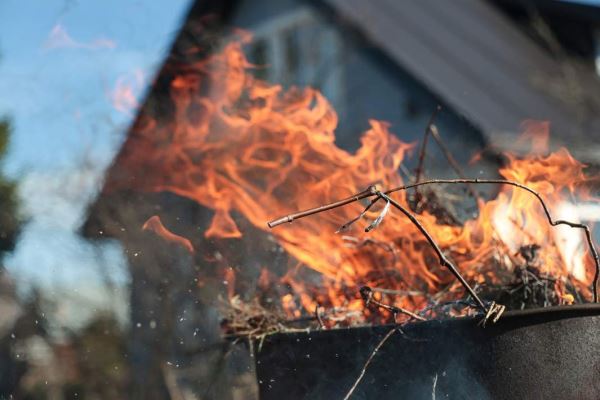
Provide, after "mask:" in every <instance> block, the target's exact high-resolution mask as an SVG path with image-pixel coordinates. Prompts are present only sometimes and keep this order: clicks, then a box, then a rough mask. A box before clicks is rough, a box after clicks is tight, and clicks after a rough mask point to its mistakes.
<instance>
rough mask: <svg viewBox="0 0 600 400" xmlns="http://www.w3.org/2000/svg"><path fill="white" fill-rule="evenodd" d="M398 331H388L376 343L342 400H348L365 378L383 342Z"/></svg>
mask: <svg viewBox="0 0 600 400" xmlns="http://www.w3.org/2000/svg"><path fill="white" fill-rule="evenodd" d="M399 329H400V328H397V327H394V328H392V329H390V331H389V332H388V333H387V334H386V335H385V336H384V337H383V339H381V340H380V341H379V343H377V346H375V349H373V351H372V352H371V355H370V356H369V358H368V359H367V362H365V365H364V366H363V368H362V370H361V371H360V375H359V376H358V378H357V379H356V381H355V382H354V385H352V387H351V388H350V390H349V391H348V393H346V396H344V400H348V399H349V398H350V396H352V393H354V391H355V390H356V387H357V386H358V384H359V383H360V381H361V380H362V378H363V377H364V376H365V372H367V368H368V367H369V365H370V364H371V361H373V358H374V357H375V355H376V354H377V352H378V351H379V349H381V347H382V346H383V345H384V344H385V342H387V341H388V339H389V338H390V337H392V335H393V334H394V333H396V331H397V330H399Z"/></svg>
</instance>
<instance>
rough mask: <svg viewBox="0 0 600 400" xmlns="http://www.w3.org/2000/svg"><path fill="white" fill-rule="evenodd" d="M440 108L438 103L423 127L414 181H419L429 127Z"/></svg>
mask: <svg viewBox="0 0 600 400" xmlns="http://www.w3.org/2000/svg"><path fill="white" fill-rule="evenodd" d="M441 109H442V106H440V105H439V104H438V106H437V107H436V108H435V110H433V113H432V114H431V117H429V122H428V123H427V127H426V128H425V134H424V135H423V142H422V143H421V149H420V150H419V163H418V164H417V169H416V170H415V182H419V181H420V180H421V175H422V174H423V166H424V164H425V153H426V151H427V143H428V142H429V134H430V133H431V127H432V126H434V125H433V124H434V123H435V118H436V117H437V115H438V113H439V112H440V110H441Z"/></svg>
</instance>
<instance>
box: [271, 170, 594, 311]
mask: <svg viewBox="0 0 600 400" xmlns="http://www.w3.org/2000/svg"><path fill="white" fill-rule="evenodd" d="M467 183H469V184H498V185H510V186H514V187H517V188H520V189H522V190H525V191H527V192H529V193H531V194H532V195H534V196H535V197H536V198H537V199H538V201H539V202H540V204H541V206H542V208H543V210H544V213H545V215H546V218H547V220H548V223H549V224H550V225H552V226H557V225H567V226H570V227H571V228H579V229H582V230H583V231H584V232H585V236H586V240H587V243H588V247H589V251H590V253H591V255H592V257H593V259H594V263H595V266H596V271H595V274H594V281H593V287H592V292H593V301H594V302H598V279H599V278H600V257H599V256H598V252H597V251H596V248H595V246H594V242H593V240H592V234H591V230H590V228H589V227H588V226H587V225H585V224H581V223H576V222H570V221H566V220H554V219H553V218H552V216H551V214H550V211H549V210H548V207H547V205H546V203H545V202H544V200H543V199H542V197H541V195H540V194H539V193H538V192H536V191H535V190H533V189H531V188H529V187H527V186H525V185H523V184H521V183H518V182H514V181H509V180H504V179H477V178H476V179H432V180H427V181H423V182H417V183H413V184H410V185H404V186H399V187H396V188H393V189H388V190H386V191H379V193H382V194H383V195H386V196H387V195H389V194H391V193H394V192H399V191H404V190H408V189H411V188H417V187H419V186H424V185H432V184H467ZM377 192H378V191H377V190H375V189H374V188H373V187H370V188H368V189H367V190H364V191H362V192H360V193H357V194H355V195H354V196H351V197H347V198H345V199H343V200H339V201H336V202H333V203H329V204H326V205H322V206H319V207H316V208H311V209H308V210H304V211H300V212H296V213H293V214H289V215H286V216H285V217H281V218H278V219H275V220H273V221H270V222H268V223H267V225H268V226H269V228H274V227H276V226H278V225H282V224H284V223H286V222H293V221H294V220H296V219H300V218H304V217H307V216H309V215H314V214H317V213H320V212H323V211H328V210H332V209H334V208H337V207H342V206H345V205H347V204H350V203H354V202H356V201H360V200H363V199H366V198H370V197H375V196H376V197H375V199H374V200H371V203H370V204H369V205H368V206H367V207H371V206H372V205H373V204H374V203H375V202H376V201H377V200H378V199H379V198H381V196H380V195H379V194H378V193H377ZM388 198H389V197H388ZM394 203H396V202H395V201H394V202H393V203H391V204H392V205H394V206H395V207H396V208H398V207H397V206H396V205H395V204H394ZM396 204H398V203H396ZM402 209H404V208H403V207H402V208H401V209H400V211H402ZM404 210H405V209H404ZM405 211H406V210H405ZM404 214H405V215H407V216H408V215H412V214H410V213H409V212H408V211H406V212H405V213H404ZM409 218H410V217H409ZM413 218H414V217H413ZM411 220H412V219H411ZM421 232H423V231H421ZM430 243H431V242H430ZM438 249H439V248H438ZM434 250H435V248H434ZM442 255H443V254H442ZM438 256H439V254H438ZM486 311H487V309H486Z"/></svg>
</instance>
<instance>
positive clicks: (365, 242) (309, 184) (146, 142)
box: [108, 33, 593, 316]
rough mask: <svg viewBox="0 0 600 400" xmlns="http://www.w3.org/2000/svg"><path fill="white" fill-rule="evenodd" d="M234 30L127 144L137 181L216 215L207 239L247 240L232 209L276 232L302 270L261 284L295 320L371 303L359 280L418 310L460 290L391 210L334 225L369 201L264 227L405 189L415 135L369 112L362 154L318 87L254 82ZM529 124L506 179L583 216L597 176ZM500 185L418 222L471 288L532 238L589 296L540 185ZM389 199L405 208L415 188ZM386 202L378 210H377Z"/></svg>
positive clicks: (498, 276)
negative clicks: (452, 219) (462, 207)
mask: <svg viewBox="0 0 600 400" xmlns="http://www.w3.org/2000/svg"><path fill="white" fill-rule="evenodd" d="M238 35H239V37H238V38H237V39H236V40H233V41H231V42H229V43H228V44H227V45H226V46H225V47H224V48H223V49H222V51H221V52H219V53H217V54H213V55H211V56H210V57H208V58H207V59H205V60H204V61H202V62H198V63H196V64H193V65H188V66H186V67H185V68H181V69H180V70H178V72H177V74H176V76H175V77H174V79H173V80H172V82H171V86H170V95H171V98H172V101H173V104H174V115H173V117H172V119H168V118H164V117H162V118H154V117H153V116H152V115H148V114H146V115H143V116H142V117H141V118H139V120H138V122H137V123H136V126H135V127H134V129H133V130H132V136H131V137H130V143H129V146H131V147H130V148H129V149H130V150H131V151H125V152H123V153H122V154H121V156H120V158H119V160H118V161H117V162H118V163H119V164H120V165H121V166H122V167H124V168H126V169H129V170H130V171H136V174H137V176H138V177H139V179H136V180H135V185H136V189H138V190H143V191H170V192H173V193H176V194H178V195H180V196H184V197H187V198H190V199H193V200H194V201H196V202H198V203H199V204H201V205H202V206H204V207H208V208H210V209H212V210H214V218H213V220H212V223H211V225H210V227H209V228H208V230H206V232H204V235H205V237H208V238H240V237H242V236H243V232H242V231H241V230H240V228H239V227H238V226H237V224H236V222H235V220H234V218H233V217H232V212H235V213H236V214H239V215H242V216H243V217H244V218H246V219H247V220H248V221H250V222H251V223H252V224H253V225H254V226H255V227H257V228H259V229H262V230H264V231H268V233H269V234H272V235H273V236H274V237H275V239H276V241H277V243H278V244H279V245H281V246H282V247H283V248H284V249H285V251H286V252H287V253H288V254H289V255H291V256H292V258H293V259H294V260H296V261H297V262H299V266H298V267H294V268H292V267H290V269H289V272H288V273H287V274H285V275H284V276H283V277H276V276H275V275H274V274H271V273H269V272H265V271H264V270H263V272H262V273H261V274H260V278H259V280H260V282H259V283H260V287H261V288H264V287H266V286H267V281H271V283H272V284H277V283H285V284H287V285H288V287H289V288H291V291H290V292H289V293H284V294H281V298H280V304H281V306H282V307H283V308H284V309H285V310H286V311H287V312H288V313H289V314H290V315H300V313H301V310H302V309H304V310H305V311H306V312H311V313H312V312H314V310H315V307H316V306H317V305H318V304H320V305H322V306H325V307H346V308H348V309H352V310H362V309H363V307H364V306H363V303H362V301H361V299H360V295H359V293H358V292H359V290H358V288H360V287H361V286H362V285H369V286H372V287H379V288H387V289H394V290H397V291H401V292H406V293H405V295H395V296H391V297H390V301H393V302H395V304H396V305H399V306H403V307H407V308H411V309H418V308H419V307H423V306H424V305H426V303H427V301H428V299H429V298H431V296H434V295H435V294H436V293H440V292H441V293H445V296H447V297H448V298H457V297H459V296H460V295H462V294H463V293H462V292H461V290H462V289H461V287H460V286H459V285H458V284H456V282H455V281H454V279H453V277H452V276H451V275H450V274H449V273H448V271H447V270H445V269H444V268H443V267H441V266H439V265H438V262H437V258H436V256H435V254H434V253H433V252H432V250H431V248H430V247H429V245H428V244H427V242H426V241H425V240H424V238H423V237H422V236H421V235H420V233H419V232H418V231H417V229H415V227H414V226H413V225H412V224H411V222H410V221H408V220H407V219H406V218H405V217H404V216H403V215H401V214H400V213H398V212H394V210H393V209H392V210H390V212H389V213H388V215H387V216H386V217H385V219H384V221H383V222H382V223H381V225H380V226H379V227H378V228H377V229H374V230H373V231H371V232H369V233H365V232H364V231H363V230H362V229H360V228H359V226H362V227H364V226H366V225H364V224H365V223H364V222H358V223H357V224H355V226H354V228H353V230H351V231H349V232H343V233H336V231H337V230H338V229H339V227H340V226H341V225H343V224H344V223H345V222H347V221H349V220H351V219H353V218H355V217H356V216H357V215H358V214H359V213H360V212H361V211H362V209H363V208H364V204H362V205H361V204H357V203H354V204H351V205H348V206H345V207H341V208H337V209H335V210H332V211H330V212H327V213H322V214H319V215H318V216H314V217H310V218H304V219H302V220H299V221H296V222H294V223H293V224H290V225H285V226H283V227H279V228H277V229H274V230H272V231H270V230H268V228H267V226H266V221H269V220H272V219H273V218H274V217H278V216H280V215H285V214H288V213H290V212H293V211H297V210H302V209H307V208H310V207H314V206H318V205H320V204H326V203H329V202H332V201H335V200H339V199H341V198H344V197H347V196H350V195H352V194H354V193H357V192H360V191H362V190H364V189H365V188H366V187H368V186H369V185H372V184H375V183H376V184H379V185H381V186H382V187H388V188H389V187H395V186H399V185H402V184H403V182H402V178H401V176H400V175H399V174H398V169H399V167H400V165H401V163H402V162H403V161H404V160H405V158H406V157H407V156H408V155H410V153H411V152H412V151H413V149H414V144H410V143H404V142H402V141H401V140H400V139H398V138H397V137H396V136H395V135H393V134H392V133H391V132H390V130H389V128H390V127H389V125H388V124H386V123H385V122H381V121H375V120H372V121H370V129H369V130H368V131H366V132H365V133H364V134H363V136H362V138H361V147H360V148H359V149H358V151H356V153H354V154H352V153H349V152H347V151H344V150H342V149H340V148H338V147H337V146H336V144H335V142H334V140H335V129H336V126H337V115H336V113H335V111H334V110H333V108H332V107H331V105H330V104H329V103H328V101H327V100H326V99H325V97H323V95H322V94H321V93H320V92H319V91H317V90H315V89H312V88H304V89H300V88H292V89H290V90H287V91H286V90H283V89H282V87H281V86H279V85H273V84H269V83H266V82H264V81H261V80H258V79H256V78H254V77H253V75H252V74H251V70H252V68H253V65H251V64H250V63H249V62H248V61H247V59H246V58H245V56H244V53H243V50H242V48H243V45H244V44H245V43H247V42H248V41H249V40H250V35H248V34H245V33H238ZM525 128H526V129H525V131H526V135H525V137H526V139H527V140H529V141H530V142H531V143H532V144H533V152H532V153H531V155H530V156H527V157H525V158H519V157H516V156H514V155H508V157H509V162H508V164H507V166H505V167H504V168H502V169H500V171H499V174H500V175H501V176H502V177H504V178H505V179H508V180H513V181H516V182H519V183H523V184H526V185H528V186H529V187H531V188H532V189H534V190H536V191H537V192H539V193H540V195H541V196H542V197H543V198H544V200H545V202H546V203H547V205H548V207H549V209H550V211H551V212H553V213H554V214H555V218H559V217H563V216H564V217H573V215H572V214H573V208H574V207H575V206H574V203H573V201H572V199H573V198H574V197H575V195H578V196H580V197H581V194H582V188H583V184H585V183H586V181H587V180H588V178H587V177H586V175H585V174H584V165H582V164H581V163H579V162H578V161H576V160H575V159H573V158H572V157H571V156H570V154H569V153H568V151H567V150H565V149H561V150H559V151H557V152H555V153H552V154H544V151H543V150H544V149H543V146H544V143H546V140H545V139H547V134H548V126H547V124H544V123H534V122H529V123H528V124H527V125H526V127H525ZM108 184H109V185H110V187H112V189H118V188H122V187H130V186H131V181H130V180H127V181H118V180H116V179H113V181H111V182H109V183H108ZM498 190H499V192H498V194H497V196H496V197H495V198H494V199H492V200H489V201H483V200H480V201H479V214H478V216H477V217H476V218H474V219H472V220H469V221H467V222H466V223H465V224H464V226H455V225H448V224H444V223H441V222H440V221H438V220H437V219H436V217H435V216H433V215H432V214H430V213H428V212H427V211H425V212H423V213H421V214H419V215H418V216H417V217H418V219H419V221H420V222H421V223H422V224H423V225H424V227H425V228H426V229H427V230H428V231H429V232H430V233H431V234H432V236H433V237H434V239H435V240H436V241H437V242H438V244H439V245H440V246H441V248H442V249H443V250H444V251H445V252H446V254H447V255H448V256H449V257H451V258H452V259H453V260H454V261H455V263H456V264H457V265H458V267H459V269H460V271H461V273H462V274H463V275H464V276H465V277H466V278H467V280H468V281H470V282H472V283H479V284H486V283H498V282H502V280H503V279H507V277H510V276H512V274H513V272H514V271H513V269H514V268H517V265H519V264H522V263H523V260H522V257H520V256H519V254H518V253H519V251H520V250H521V249H523V248H526V247H527V246H532V245H536V246H539V249H540V250H539V252H538V253H539V259H538V264H537V265H539V268H540V270H541V271H542V273H543V274H546V275H547V276H548V277H552V278H553V279H556V280H557V281H558V283H559V284H558V285H557V287H558V289H557V290H559V291H560V290H562V289H560V288H564V286H565V285H566V282H567V281H572V282H573V284H574V285H575V286H576V287H577V288H578V290H580V291H581V292H582V293H583V294H584V295H586V296H589V295H590V291H589V289H588V287H589V285H590V283H591V281H592V277H593V263H592V262H591V260H590V259H589V257H588V256H587V250H586V248H585V241H584V237H583V234H582V233H581V232H580V231H579V230H576V229H571V228H569V227H565V228H564V229H563V227H559V228H554V227H551V226H550V225H549V224H548V221H547V219H546V216H545V215H544V213H543V210H542V208H541V207H540V204H539V203H538V202H537V200H536V199H535V197H533V196H532V195H531V194H530V193H527V192H526V191H523V190H519V189H518V188H515V187H510V186H503V187H499V188H498ZM393 196H394V198H395V199H396V200H397V201H398V202H400V204H402V205H403V206H405V207H408V200H407V197H406V196H407V193H405V192H399V193H396V194H394V195H393ZM380 211H381V207H380V208H379V209H376V210H373V211H372V212H369V213H368V214H367V219H369V220H372V219H373V218H374V217H376V216H377V214H378V213H379V212H380ZM361 223H362V224H363V225H360V224H361ZM190 246H191V245H190ZM265 269H266V270H267V271H268V266H267V267H266V268H265ZM232 271H233V270H228V272H227V274H226V275H227V277H228V281H232V280H233V278H234V277H231V276H229V275H231V273H232ZM307 273H308V274H309V275H310V279H305V276H306V275H307ZM315 276H316V277H318V279H314V278H315ZM559 295H560V296H562V295H563V293H559ZM568 296H569V295H567V297H566V298H570V297H568ZM571 297H572V296H571ZM365 315H367V316H369V312H368V311H366V312H365Z"/></svg>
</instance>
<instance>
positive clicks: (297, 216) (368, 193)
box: [267, 188, 373, 228]
mask: <svg viewBox="0 0 600 400" xmlns="http://www.w3.org/2000/svg"><path fill="white" fill-rule="evenodd" d="M372 195H373V194H372V193H371V190H370V188H369V189H367V190H365V191H363V192H360V193H358V194H355V195H354V196H350V197H347V198H345V199H343V200H340V201H336V202H334V203H330V204H326V205H324V206H320V207H316V208H311V209H310V210H306V211H300V212H297V213H294V214H290V215H286V216H285V217H281V218H279V219H276V220H274V221H271V222H268V223H267V225H268V226H269V228H274V227H276V226H278V225H282V224H285V223H286V222H292V221H294V220H296V219H300V218H304V217H307V216H309V215H313V214H317V213H320V212H323V211H328V210H332V209H334V208H338V207H341V206H345V205H346V204H350V203H354V202H355V201H359V200H362V199H366V198H367V197H371V196H372Z"/></svg>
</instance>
